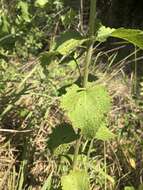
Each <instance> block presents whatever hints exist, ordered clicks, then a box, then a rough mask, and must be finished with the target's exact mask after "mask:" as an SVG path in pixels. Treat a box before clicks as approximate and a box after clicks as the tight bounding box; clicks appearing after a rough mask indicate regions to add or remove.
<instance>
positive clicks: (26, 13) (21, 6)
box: [17, 1, 31, 22]
mask: <svg viewBox="0 0 143 190" xmlns="http://www.w3.org/2000/svg"><path fill="white" fill-rule="evenodd" d="M17 8H19V9H20V10H21V17H22V18H23V19H24V20H25V21H26V22H30V20H31V19H30V13H29V10H28V9H29V6H28V3H27V2H24V1H19V3H18V5H17Z"/></svg>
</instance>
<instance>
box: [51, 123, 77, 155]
mask: <svg viewBox="0 0 143 190" xmlns="http://www.w3.org/2000/svg"><path fill="white" fill-rule="evenodd" d="M77 139H78V135H76V133H75V131H74V130H73V128H72V126H71V125H69V124H67V123H63V124H60V125H57V126H56V127H55V128H53V130H52V133H51V134H50V135H49V139H48V142H47V146H48V148H49V149H50V150H51V151H52V152H54V151H55V150H56V149H57V148H58V147H59V149H57V150H56V152H58V154H60V153H61V154H62V153H63V152H64V151H65V147H66V144H68V143H70V142H73V141H74V140H77ZM61 145H63V146H61ZM66 148H68V146H67V147H66ZM62 149H63V150H62Z"/></svg>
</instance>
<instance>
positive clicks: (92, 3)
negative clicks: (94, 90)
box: [83, 0, 96, 88]
mask: <svg viewBox="0 0 143 190" xmlns="http://www.w3.org/2000/svg"><path fill="white" fill-rule="evenodd" d="M95 21H96V0H90V17H89V38H91V41H90V42H89V44H88V49H87V54H86V58H85V66H84V78H83V87H84V88H86V86H87V82H88V74H89V65H90V63H91V58H92V51H93V45H94V42H93V40H92V37H93V36H94V35H95Z"/></svg>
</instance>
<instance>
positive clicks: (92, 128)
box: [47, 0, 143, 190]
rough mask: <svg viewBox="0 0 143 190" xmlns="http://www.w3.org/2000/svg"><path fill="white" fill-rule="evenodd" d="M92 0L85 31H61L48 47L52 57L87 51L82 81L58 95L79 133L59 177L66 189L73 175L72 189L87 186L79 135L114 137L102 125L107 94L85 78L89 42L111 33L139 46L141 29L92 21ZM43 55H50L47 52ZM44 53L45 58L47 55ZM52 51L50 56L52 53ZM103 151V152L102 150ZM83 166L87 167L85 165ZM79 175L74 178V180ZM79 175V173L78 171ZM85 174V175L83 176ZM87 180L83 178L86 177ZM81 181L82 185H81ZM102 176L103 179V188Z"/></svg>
mask: <svg viewBox="0 0 143 190" xmlns="http://www.w3.org/2000/svg"><path fill="white" fill-rule="evenodd" d="M95 15H96V1H94V0H91V1H90V19H89V33H88V35H87V36H81V35H80V34H77V33H71V32H65V33H64V34H62V36H61V38H60V39H58V40H57V41H56V42H55V45H54V47H53V48H52V51H51V53H52V54H51V55H52V59H53V57H54V56H55V55H56V56H57V55H62V56H63V58H65V57H68V56H70V55H72V54H73V53H74V52H75V49H77V48H78V47H81V46H82V45H83V46H84V45H85V44H86V47H87V53H86V56H85V60H84V69H83V70H84V72H83V81H82V83H81V86H80V87H79V86H77V85H75V84H73V85H72V86H71V87H70V88H68V89H67V93H66V94H65V95H63V96H62V97H61V108H62V109H63V110H64V111H65V113H66V115H67V116H68V119H69V120H70V121H71V123H72V126H73V128H75V130H76V131H77V133H78V135H79V136H80V137H79V139H78V140H77V142H76V147H75V153H74V157H73V163H72V171H71V173H70V174H68V175H66V176H63V177H62V186H63V190H67V187H68V185H70V184H71V178H72V179H73V180H72V181H73V183H72V184H73V187H72V188H74V189H77V190H78V189H83V188H85V189H89V187H88V186H87V185H85V184H82V183H80V180H82V179H81V178H80V177H79V173H80V174H81V173H82V172H83V173H84V175H85V176H86V172H87V171H84V170H83V171H82V169H81V168H79V167H78V159H77V158H78V154H79V149H80V145H81V140H82V138H83V137H84V138H89V139H92V138H97V139H100V140H103V141H106V140H110V139H111V138H114V136H115V135H114V134H112V132H110V131H109V129H108V128H107V127H106V126H107V125H108V124H107V123H108V119H107V114H108V112H109V111H110V102H111V99H110V96H109V95H108V93H107V90H106V88H105V87H103V86H102V85H99V84H98V85H97V84H96V83H89V82H88V75H89V65H90V63H91V61H92V51H93V46H94V43H95V42H96V41H98V42H100V43H102V42H104V41H106V39H107V38H108V37H115V38H121V39H124V40H127V41H128V42H131V43H133V44H134V45H136V46H138V47H140V48H143V40H142V39H143V38H142V37H143V32H142V31H140V30H131V29H124V28H119V29H114V28H112V29H111V28H109V27H104V26H100V27H99V28H98V26H97V25H96V17H95ZM47 55H50V54H49V52H48V53H47ZM51 55H50V56H48V58H50V57H51ZM53 55H54V56H53ZM105 154H106V153H105ZM85 170H87V168H86V169H85ZM105 173H106V157H105ZM74 176H77V178H78V177H79V180H78V182H77V181H76V180H75V179H76V177H75V178H74ZM81 176H82V175H81ZM87 178H88V177H87ZM86 180H87V179H86ZM83 185H84V187H82V186H83ZM106 189H107V186H106V179H105V190H106Z"/></svg>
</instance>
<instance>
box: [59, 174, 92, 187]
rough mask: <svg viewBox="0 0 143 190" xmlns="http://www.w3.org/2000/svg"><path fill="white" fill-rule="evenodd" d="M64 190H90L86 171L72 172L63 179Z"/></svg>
mask: <svg viewBox="0 0 143 190" xmlns="http://www.w3.org/2000/svg"><path fill="white" fill-rule="evenodd" d="M61 184H62V190H89V189H90V188H89V177H88V174H87V173H86V172H85V171H71V172H70V173H69V174H68V175H66V176H63V177H62V178H61Z"/></svg>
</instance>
